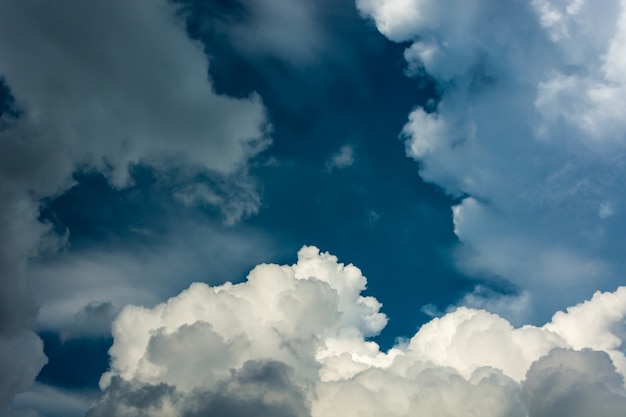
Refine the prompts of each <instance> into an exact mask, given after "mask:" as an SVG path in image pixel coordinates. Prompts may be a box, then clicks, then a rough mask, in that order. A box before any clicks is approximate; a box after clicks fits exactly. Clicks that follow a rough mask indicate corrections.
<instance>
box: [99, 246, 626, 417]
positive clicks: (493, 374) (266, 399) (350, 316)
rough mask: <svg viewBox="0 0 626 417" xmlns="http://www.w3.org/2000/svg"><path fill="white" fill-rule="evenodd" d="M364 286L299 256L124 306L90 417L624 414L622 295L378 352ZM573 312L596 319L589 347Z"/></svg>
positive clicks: (477, 322) (463, 314) (460, 314)
mask: <svg viewBox="0 0 626 417" xmlns="http://www.w3.org/2000/svg"><path fill="white" fill-rule="evenodd" d="M365 286H366V279H365V277H363V275H362V274H361V271H359V269H358V268H356V267H355V266H353V265H344V264H342V263H339V262H338V260H337V258H336V257H334V256H332V255H330V254H328V253H320V252H319V250H318V249H317V248H315V247H304V248H302V249H301V250H300V252H299V253H298V261H297V262H296V263H295V264H293V265H283V266H279V265H270V264H262V265H259V266H257V267H256V268H255V269H254V270H253V271H252V272H251V273H250V274H249V276H248V280H247V281H245V282H242V283H240V284H235V285H233V284H230V283H226V284H223V285H219V286H214V287H211V286H208V285H206V284H193V285H192V286H191V287H189V288H188V289H187V290H185V291H183V292H182V293H181V294H180V295H178V296H176V297H174V298H171V299H170V300H168V301H167V302H165V303H163V304H160V305H158V306H156V307H154V308H153V309H147V308H143V307H138V306H127V307H126V308H125V309H124V310H123V311H122V312H121V313H120V315H119V316H118V317H117V319H116V320H115V322H114V326H113V334H114V338H115V341H114V344H113V346H112V348H111V350H110V355H111V369H110V371H108V372H107V373H106V374H105V375H103V377H102V379H101V386H102V388H103V389H104V396H103V398H102V400H101V401H100V402H99V403H98V404H96V405H95V406H94V408H93V409H92V410H91V411H90V412H89V414H88V415H89V416H99V415H119V416H124V415H137V414H138V413H139V414H140V415H146V416H159V415H172V414H175V415H183V416H195V415H201V414H202V413H203V412H205V413H216V414H224V415H249V413H250V410H258V414H260V415H289V416H309V415H310V416H315V417H325V416H336V415H345V416H378V415H389V416H408V415H416V414H426V413H427V414H428V415H433V416H450V415H455V416H468V417H469V416H475V415H481V416H493V417H526V416H533V417H535V416H543V415H555V416H556V415H568V414H563V413H567V412H571V410H572V409H571V405H568V404H570V403H571V399H572V398H574V397H576V396H579V394H584V396H583V397H579V398H583V399H584V401H585V402H586V404H588V405H586V406H585V407H583V408H581V409H580V410H586V412H587V411H589V410H593V409H596V410H603V411H605V414H603V415H618V413H620V412H623V404H624V401H626V392H625V391H624V386H623V375H624V373H625V372H626V368H624V366H623V365H624V362H623V359H624V352H623V351H622V350H621V346H622V343H623V342H624V335H626V328H625V327H624V323H625V321H624V318H625V317H626V288H623V287H622V288H620V289H619V290H618V291H617V292H615V293H597V294H596V295H595V296H594V297H593V298H592V299H591V300H589V301H587V302H585V303H583V304H580V305H578V306H575V307H572V308H570V309H569V310H568V311H567V312H561V313H558V314H557V315H555V316H554V318H553V320H552V321H551V322H549V323H548V324H546V325H544V326H543V327H535V326H529V325H527V326H523V327H519V328H516V327H514V326H513V325H512V324H511V323H510V322H508V321H507V320H505V319H504V318H502V317H500V316H497V315H495V314H492V313H488V312H487V311H484V310H474V309H469V308H466V307H461V308H459V309H457V310H455V311H454V312H451V313H448V314H446V315H444V316H442V317H440V318H437V319H434V320H432V321H431V322H429V323H427V324H426V325H424V326H423V327H422V328H421V329H420V330H419V331H418V332H417V333H416V334H415V335H414V336H413V337H412V338H411V339H410V340H408V341H406V342H403V343H401V344H398V345H397V346H395V347H394V348H392V349H391V350H389V351H388V352H381V351H380V350H379V348H378V345H376V344H375V343H374V342H372V341H369V340H368V336H372V335H375V334H377V333H378V332H379V331H380V330H381V329H382V328H383V327H384V325H385V324H386V322H387V319H386V317H385V316H384V315H383V314H382V313H381V312H380V311H379V310H380V307H381V305H380V304H379V303H378V302H377V301H376V300H375V299H373V298H371V297H364V296H362V295H361V292H362V291H363V290H364V289H365ZM583 316H584V317H589V320H595V321H596V322H597V323H598V325H597V326H595V327H594V329H593V330H592V331H590V332H588V333H589V337H588V338H585V337H584V336H582V334H583V333H585V331H586V330H587V329H588V328H589V326H586V325H585V324H584V323H581V322H580V321H579V319H580V317H583ZM591 349H593V350H591ZM546 384H549V385H550V389H547V388H546V386H547V385H546ZM552 412H553V413H557V414H550V413H552ZM558 413H560V414H558ZM573 415H575V414H573ZM580 415H590V414H589V413H587V414H580Z"/></svg>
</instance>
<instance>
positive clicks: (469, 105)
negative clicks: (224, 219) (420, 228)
mask: <svg viewBox="0 0 626 417" xmlns="http://www.w3.org/2000/svg"><path fill="white" fill-rule="evenodd" d="M357 5H358V7H359V8H360V10H361V12H362V13H363V14H364V15H365V16H368V17H370V18H372V19H373V20H374V22H375V23H376V26H377V28H378V30H379V31H380V32H381V33H382V34H384V35H385V36H387V37H388V38H389V39H391V40H393V41H396V42H409V43H410V45H409V46H408V47H407V48H406V50H405V59H406V61H407V64H408V67H407V72H408V73H409V74H410V75H422V74H425V75H427V76H429V77H430V78H431V79H432V80H434V81H435V82H436V83H437V86H438V89H439V91H440V99H439V101H438V103H437V105H436V107H434V108H417V109H415V110H414V111H413V112H412V113H411V114H410V116H409V121H408V122H407V124H406V125H405V127H404V130H403V132H402V136H403V138H405V139H406V149H407V153H408V155H409V156H411V157H413V158H415V159H416V160H417V161H419V164H420V174H421V176H422V178H423V179H425V180H426V181H429V182H433V183H435V184H438V185H440V186H441V187H443V188H444V189H445V190H446V191H447V192H448V193H450V194H451V195H454V196H457V197H460V198H461V199H462V200H461V202H460V204H458V205H457V206H456V207H455V208H454V211H453V215H454V222H455V233H456V234H457V236H458V237H459V239H460V240H461V241H462V242H463V244H464V248H463V249H462V250H461V251H460V252H459V255H458V264H459V266H460V267H461V268H462V270H463V271H465V272H466V273H469V274H472V275H475V276H477V277H480V278H481V279H483V280H487V281H489V280H490V279H491V278H490V277H494V278H497V279H499V280H502V279H505V280H507V281H508V282H510V283H511V284H513V287H517V289H518V292H519V293H520V294H521V295H522V296H523V297H524V300H522V301H523V303H525V305H526V307H525V309H524V311H523V312H522V311H516V312H508V313H506V314H507V316H508V317H510V318H514V319H516V320H521V321H523V320H528V319H530V320H534V321H540V320H545V319H546V318H547V317H548V316H549V315H550V314H551V313H552V312H553V311H555V310H556V309H560V308H564V307H566V306H567V305H571V304H573V303H577V302H580V301H582V300H583V299H585V298H586V297H588V296H589V294H591V293H592V292H593V291H594V290H596V289H598V288H601V289H613V288H615V286H616V285H618V283H619V282H621V281H620V279H621V278H620V277H621V275H620V274H621V272H620V271H623V269H624V266H625V265H624V261H623V259H625V258H624V253H623V251H622V250H621V249H620V248H621V247H622V245H621V244H620V240H621V236H622V235H623V232H624V230H626V224H625V223H624V222H623V220H622V219H621V218H620V217H621V216H620V215H619V214H620V213H621V210H622V209H623V207H625V204H624V203H625V202H626V201H625V200H624V195H626V194H625V193H624V187H623V184H622V182H621V181H620V178H622V177H623V176H624V174H625V172H624V163H623V160H624V155H625V154H626V153H625V152H626V147H625V146H624V144H625V143H626V136H625V134H624V132H626V124H625V123H626V122H625V120H626V119H625V118H624V117H623V115H624V114H625V111H626V101H625V100H624V97H626V95H625V94H624V92H626V77H625V76H624V74H626V71H624V65H625V61H624V58H623V57H624V56H625V55H626V53H625V48H626V36H625V34H626V7H625V3H624V2H623V1H620V0H614V1H608V2H604V3H603V4H602V6H601V7H598V6H597V5H595V4H593V3H592V2H588V1H552V0H537V1H533V2H498V1H492V0H474V1H469V2H468V1H456V0H450V1H445V2H436V1H431V0H416V1H404V0H359V1H357ZM490 285H493V286H494V287H497V286H498V284H497V283H494V282H493V281H492V282H491V284H490ZM556 291H558V294H559V297H554V296H553V294H555V292H556ZM474 299H476V297H474ZM490 302H494V303H495V304H494V306H493V309H494V310H495V309H498V308H499V307H498V306H499V305H500V306H501V305H502V302H501V301H498V300H495V299H494V298H488V299H485V300H484V301H483V305H485V306H487V305H488V304H489V303H490ZM490 308H491V307H490ZM501 312H502V313H505V312H504V311H501ZM514 315H517V317H514Z"/></svg>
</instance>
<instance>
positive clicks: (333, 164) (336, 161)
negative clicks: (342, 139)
mask: <svg viewBox="0 0 626 417" xmlns="http://www.w3.org/2000/svg"><path fill="white" fill-rule="evenodd" d="M352 164H354V149H353V148H352V146H350V145H344V146H342V147H341V148H339V150H338V151H337V152H335V153H334V154H332V155H331V156H330V157H329V158H328V160H327V161H326V171H327V172H331V171H333V170H334V169H343V168H347V167H349V166H352Z"/></svg>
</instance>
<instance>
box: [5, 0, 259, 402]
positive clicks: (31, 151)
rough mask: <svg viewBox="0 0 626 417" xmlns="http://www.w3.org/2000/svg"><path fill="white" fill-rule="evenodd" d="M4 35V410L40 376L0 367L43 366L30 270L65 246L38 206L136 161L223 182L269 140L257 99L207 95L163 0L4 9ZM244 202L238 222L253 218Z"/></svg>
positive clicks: (122, 177) (117, 181)
mask: <svg viewBox="0 0 626 417" xmlns="http://www.w3.org/2000/svg"><path fill="white" fill-rule="evenodd" d="M0 39H2V40H1V41H0V77H1V78H2V80H3V83H4V84H3V88H4V86H5V85H6V86H8V90H9V91H10V92H11V94H12V96H13V97H14V100H13V102H12V103H11V105H12V106H13V107H14V108H13V109H10V110H11V111H5V112H4V113H2V115H1V116H0V117H1V119H0V126H1V127H2V129H0V236H2V242H0V274H1V275H2V277H3V278H2V280H1V283H0V290H1V291H0V306H1V307H0V310H1V311H0V313H1V314H0V344H2V345H3V346H16V345H19V346H22V347H23V349H19V350H15V351H14V353H15V355H16V356H17V358H15V359H14V358H13V357H10V356H3V357H2V361H1V362H0V373H1V374H3V375H12V377H11V378H15V381H16V382H15V383H10V381H7V384H6V385H4V384H3V385H2V387H1V388H2V392H0V398H2V403H0V407H5V406H6V405H7V401H10V398H11V397H12V396H13V394H14V393H15V392H17V391H18V390H21V389H23V388H24V386H25V384H24V381H25V380H26V379H30V380H32V377H34V376H35V375H36V373H37V371H38V369H37V371H34V370H33V369H31V368H30V367H24V368H20V369H15V370H14V371H13V372H10V371H9V370H8V369H7V368H6V367H7V366H11V362H12V361H14V360H15V361H16V362H15V363H21V360H22V356H24V358H25V357H26V355H30V356H29V359H28V360H26V359H25V362H28V363H30V364H32V366H33V367H35V368H37V367H40V366H41V365H43V363H44V360H43V359H42V358H43V353H42V351H41V342H40V341H38V340H37V338H36V337H35V336H33V335H32V334H31V333H28V330H27V329H28V328H30V327H31V326H32V324H33V321H34V319H35V316H36V314H37V308H36V305H35V302H34V301H33V298H32V296H31V293H30V288H29V287H30V283H29V282H28V280H27V278H26V270H27V265H28V263H29V260H32V259H34V258H36V257H37V256H38V255H39V254H41V252H42V250H54V249H55V247H56V248H58V246H59V245H62V244H63V238H62V237H61V239H59V238H58V237H56V236H54V234H53V233H51V231H50V230H49V227H48V226H46V225H43V224H41V223H40V222H39V220H38V218H39V202H40V200H41V199H43V198H48V197H54V196H57V195H59V194H60V193H62V192H64V191H65V190H67V189H68V188H69V187H70V186H71V185H72V177H71V175H72V173H73V172H75V171H76V170H77V169H86V170H90V169H91V170H93V169H95V170H98V171H101V172H102V173H104V174H105V175H106V176H107V177H108V179H109V180H110V181H111V182H112V183H113V184H114V185H116V186H126V185H128V184H129V183H130V182H131V178H130V174H129V168H130V166H131V165H133V164H137V163H143V164H149V165H151V166H153V167H154V168H156V169H157V170H159V169H169V168H172V167H183V168H184V169H182V170H181V171H182V172H184V173H185V175H186V176H188V177H190V178H193V176H194V175H195V174H196V173H198V172H210V173H211V175H214V176H219V177H220V178H222V181H223V182H228V181H229V179H231V178H236V179H239V178H241V175H239V174H238V173H239V172H242V171H243V172H245V164H246V162H247V160H248V159H249V158H250V157H251V156H253V155H255V154H256V153H258V152H259V151H260V150H261V149H263V148H264V147H265V146H266V145H267V144H268V139H267V137H266V132H265V113H264V108H263V106H262V104H261V102H260V99H259V97H258V96H256V95H252V96H251V97H249V98H245V99H234V98H230V97H225V96H221V95H218V94H216V93H215V92H214V90H213V87H212V85H211V81H210V80H209V79H208V62H207V58H206V56H205V55H204V53H203V51H202V47H201V46H200V45H199V44H197V43H195V42H192V41H191V40H190V39H189V38H188V37H187V35H186V33H185V29H184V24H183V23H182V22H181V21H180V20H179V19H178V17H177V16H176V9H175V8H174V6H172V5H171V4H170V3H168V2H166V1H138V2H132V3H128V2H125V1H111V2H105V3H103V2H99V1H77V0H64V1H61V2H55V3H50V2H46V1H40V0H26V1H6V2H2V3H1V4H0ZM4 104H5V103H3V105H4ZM246 195H247V196H251V200H250V201H248V203H249V204H252V205H258V196H257V195H256V193H255V192H254V191H253V192H251V193H250V192H249V193H248V194H246ZM218 203H219V204H218V206H219V207H220V208H224V210H226V211H228V210H229V207H230V206H229V204H230V202H229V200H227V199H225V200H223V201H221V202H218ZM240 205H241V203H240V202H239V203H237V204H235V206H236V207H235V208H236V209H237V210H239V211H238V212H237V213H235V214H234V216H235V217H237V216H241V215H243V214H246V213H249V212H250V210H251V209H250V208H246V209H240V208H239V207H240ZM252 210H253V209H252ZM225 217H226V218H228V216H225ZM26 343H30V346H28V347H26V346H24V345H25V344H26ZM2 353H3V354H4V351H3V352H2ZM20 372H22V373H20Z"/></svg>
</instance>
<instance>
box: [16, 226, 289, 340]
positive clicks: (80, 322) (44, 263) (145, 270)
mask: <svg viewBox="0 0 626 417" xmlns="http://www.w3.org/2000/svg"><path fill="white" fill-rule="evenodd" d="M158 226H159V227H163V228H164V229H165V230H154V229H147V230H142V233H148V234H149V238H148V239H146V240H142V239H139V241H137V240H134V239H133V237H127V238H125V239H124V242H119V241H116V242H114V244H113V245H98V246H95V247H87V248H82V249H73V250H69V251H65V252H63V253H59V254H56V255H55V256H53V257H46V258H44V259H40V260H34V261H32V262H31V263H30V265H29V269H28V271H27V279H28V281H29V282H30V283H31V285H32V291H31V293H32V295H33V297H34V299H35V301H36V302H37V303H38V305H39V311H40V314H39V316H38V317H37V319H36V321H35V325H36V327H37V328H38V329H39V330H45V331H52V332H59V333H60V334H61V335H62V336H63V337H66V338H74V337H80V336H81V335H94V336H95V335H100V336H104V335H108V334H110V331H111V327H110V325H111V321H112V319H113V317H114V316H115V315H117V313H118V312H119V311H120V309H121V308H122V307H123V306H124V305H126V304H139V305H145V306H154V305H155V304H157V303H159V302H160V301H162V300H163V299H165V298H168V297H171V296H172V295H174V294H177V293H178V292H180V290H181V289H182V288H185V287H187V286H188V285H189V284H190V283H191V282H194V281H204V282H210V283H215V282H222V280H224V279H226V277H237V278H236V279H237V280H240V279H242V278H243V277H244V276H245V273H246V272H247V271H248V270H249V268H250V267H252V266H254V265H255V264H256V263H258V262H261V261H262V260H263V259H267V258H268V257H272V256H275V253H276V252H275V251H276V250H277V249H276V245H275V243H274V242H273V241H271V240H270V239H268V238H267V236H264V235H263V234H261V233H259V232H258V231H256V230H251V229H248V228H245V227H243V226H238V227H237V228H232V227H229V226H223V225H220V224H210V223H209V224H207V222H206V221H203V220H202V219H198V218H194V217H193V216H185V218H184V219H174V220H172V221H171V222H169V224H164V223H161V224H159V225H158ZM242 232H243V233H242ZM232 279H235V278H232ZM146 282H149V285H148V286H146Z"/></svg>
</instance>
